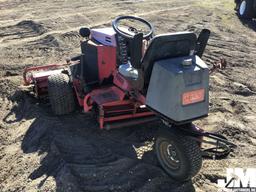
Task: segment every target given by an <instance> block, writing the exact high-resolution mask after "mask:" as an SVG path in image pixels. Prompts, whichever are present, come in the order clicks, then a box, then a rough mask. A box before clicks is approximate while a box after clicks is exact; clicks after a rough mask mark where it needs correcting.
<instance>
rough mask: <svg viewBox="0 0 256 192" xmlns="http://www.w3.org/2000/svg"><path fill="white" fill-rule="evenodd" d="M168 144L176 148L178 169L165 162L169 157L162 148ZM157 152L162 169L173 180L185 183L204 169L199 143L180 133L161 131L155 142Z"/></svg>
mask: <svg viewBox="0 0 256 192" xmlns="http://www.w3.org/2000/svg"><path fill="white" fill-rule="evenodd" d="M166 142H168V143H169V144H171V145H172V146H174V148H175V151H176V154H177V157H178V160H179V166H178V168H175V169H174V168H171V167H170V166H171V165H170V163H169V164H168V162H166V160H165V159H166V158H169V157H168V156H167V154H164V152H163V150H162V149H161V146H163V144H164V143H166ZM166 150H167V148H166ZM161 151H162V152H161ZM155 152H156V156H157V159H158V161H159V163H160V165H161V166H162V168H163V169H164V170H165V171H166V173H167V174H168V175H169V176H170V177H171V178H173V179H175V180H177V181H181V182H183V181H187V180H189V179H191V178H192V177H194V176H195V175H196V174H197V173H198V172H199V171H200V169H201V167H202V155H201V149H200V146H199V144H198V142H197V141H195V140H193V139H192V138H190V137H188V136H185V135H181V134H180V133H178V132H170V131H169V130H163V131H160V133H159V135H158V137H157V139H156V142H155Z"/></svg>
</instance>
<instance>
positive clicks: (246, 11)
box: [238, 0, 256, 19]
mask: <svg viewBox="0 0 256 192" xmlns="http://www.w3.org/2000/svg"><path fill="white" fill-rule="evenodd" d="M253 3H254V0H242V1H241V3H240V4H239V8H238V15H239V17H240V18H244V19H252V18H255V17H256V13H255V12H256V11H255V10H254V7H253Z"/></svg>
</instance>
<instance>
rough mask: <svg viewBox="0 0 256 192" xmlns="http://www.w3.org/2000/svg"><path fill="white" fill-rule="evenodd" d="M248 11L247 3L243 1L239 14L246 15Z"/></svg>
mask: <svg viewBox="0 0 256 192" xmlns="http://www.w3.org/2000/svg"><path fill="white" fill-rule="evenodd" d="M245 9H246V1H243V2H242V3H241V5H240V7H239V14H240V15H244V13H245Z"/></svg>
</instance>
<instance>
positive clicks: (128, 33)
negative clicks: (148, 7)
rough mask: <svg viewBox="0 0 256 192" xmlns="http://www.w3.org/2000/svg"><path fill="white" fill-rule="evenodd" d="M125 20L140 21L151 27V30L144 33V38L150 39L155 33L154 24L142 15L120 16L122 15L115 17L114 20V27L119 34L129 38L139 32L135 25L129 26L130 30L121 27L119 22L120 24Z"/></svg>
mask: <svg viewBox="0 0 256 192" xmlns="http://www.w3.org/2000/svg"><path fill="white" fill-rule="evenodd" d="M123 20H134V21H139V22H140V23H142V24H143V25H145V26H146V27H147V28H148V29H149V32H148V33H146V34H145V33H143V39H147V40H148V39H150V38H151V37H152V36H153V33H154V29H153V26H152V25H151V23H149V22H148V21H146V20H145V19H142V18H140V17H135V16H120V17H117V18H115V19H114V20H113V21H112V27H113V29H114V30H115V31H116V33H117V34H119V35H121V36H123V37H124V38H128V39H131V38H133V36H134V35H135V34H136V33H138V30H137V29H136V28H135V27H131V26H129V27H128V31H127V30H124V29H122V28H121V27H119V24H120V21H123ZM133 34H134V35H133Z"/></svg>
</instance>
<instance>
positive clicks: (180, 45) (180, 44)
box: [142, 32, 197, 90]
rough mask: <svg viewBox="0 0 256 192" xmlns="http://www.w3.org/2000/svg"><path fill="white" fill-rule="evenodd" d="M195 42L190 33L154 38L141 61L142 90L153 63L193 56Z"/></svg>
mask: <svg viewBox="0 0 256 192" xmlns="http://www.w3.org/2000/svg"><path fill="white" fill-rule="evenodd" d="M196 41H197V36H196V34H194V33H191V32H180V33H169V34H163V35H158V36H155V37H154V38H153V39H152V40H151V42H150V45H149V47H148V48H147V50H146V53H145V55H144V57H143V59H142V70H143V75H144V89H146V90H147V87H148V84H149V81H150V76H151V73H152V69H153V65H154V62H155V61H157V60H161V59H167V58H174V57H183V56H188V55H191V54H194V50H195V47H196Z"/></svg>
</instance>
